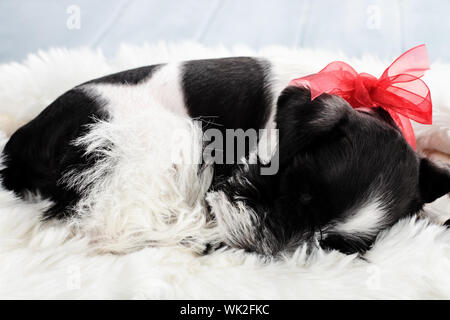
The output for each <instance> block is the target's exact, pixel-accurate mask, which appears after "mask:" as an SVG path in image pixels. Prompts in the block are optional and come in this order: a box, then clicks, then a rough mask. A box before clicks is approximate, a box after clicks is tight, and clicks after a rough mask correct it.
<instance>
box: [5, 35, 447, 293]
mask: <svg viewBox="0 0 450 320" xmlns="http://www.w3.org/2000/svg"><path fill="white" fill-rule="evenodd" d="M232 55H264V56H276V57H278V58H281V59H284V60H285V61H293V62H297V63H298V61H302V63H303V64H307V65H308V67H309V68H311V72H313V71H318V70H320V69H321V68H322V67H323V66H325V65H326V64H327V63H328V62H330V61H333V60H338V59H341V60H345V61H347V62H350V63H351V64H352V65H353V66H355V68H356V69H357V70H361V71H366V72H370V73H374V74H381V72H382V71H383V70H384V68H385V67H387V66H388V64H389V61H379V60H378V59H376V58H375V57H364V58H363V59H360V60H355V59H347V58H345V57H344V56H343V55H342V54H340V53H327V52H317V51H311V50H297V51H294V50H289V49H286V48H281V47H272V48H266V49H264V50H262V51H260V52H253V51H252V50H250V49H248V48H246V47H235V48H233V49H232V50H227V49H225V48H223V47H216V48H204V47H202V46H200V45H197V44H193V43H185V44H178V45H166V44H159V45H155V46H142V47H135V46H122V47H121V49H120V50H119V51H118V53H117V55H116V56H115V57H114V58H112V59H106V58H105V57H104V56H103V55H102V53H101V52H100V51H92V50H88V49H79V50H64V49H54V50H50V51H48V52H39V53H38V54H36V55H30V56H29V57H28V59H27V60H26V61H24V62H23V63H11V64H6V65H0V128H1V130H2V132H0V136H1V137H0V143H1V145H0V147H1V146H3V144H4V143H5V142H6V140H7V135H9V134H10V133H11V132H13V131H14V130H15V129H16V128H17V127H18V126H19V125H20V124H22V123H25V122H26V121H28V120H30V119H31V118H33V117H34V116H35V115H36V114H37V113H39V112H40V111H41V110H42V109H43V108H44V107H45V106H46V105H48V104H49V103H50V102H51V101H52V100H53V99H55V98H56V97H57V96H58V95H60V94H61V93H63V92H64V91H66V90H68V89H70V88H71V87H73V86H75V85H77V84H79V83H82V82H84V81H86V80H89V79H92V78H95V77H98V76H101V75H104V74H108V73H112V72H115V71H119V70H123V69H129V68H132V67H137V66H142V65H148V64H154V63H159V62H167V61H172V60H182V59H183V60H184V59H198V58H206V57H219V56H232ZM448 74H450V64H443V63H434V64H433V66H432V70H431V71H430V72H429V74H428V75H427V79H426V80H427V82H428V83H429V84H430V87H431V90H432V95H433V102H434V108H435V112H434V124H433V125H432V126H429V127H420V126H417V127H416V132H417V135H418V145H419V148H420V147H422V148H423V149H425V148H426V149H434V150H438V151H441V152H444V153H450V90H448V82H447V80H446V79H447V77H448ZM44 206H45V203H44V202H36V203H25V202H23V201H21V200H18V199H16V198H14V196H13V195H12V194H11V193H9V192H6V191H4V190H0V257H1V264H0V298H38V299H47V298H57V299H66V298H72V299H83V298H88V299H94V298H95V299H98V298H100V299H131V298H146V299H161V298H164V299H171V298H173V299H183V298H184V299H219V298H222V299H332V298H338V299H355V298H356V299H367V298H368V299H372V298H374V299H421V298H431V299H434V298H438V299H442V298H444V299H449V298H450V272H449V270H450V230H447V229H446V228H444V227H441V226H440V225H439V224H440V223H442V222H444V221H445V220H447V219H448V218H450V198H449V197H447V196H445V197H443V198H441V199H439V200H438V201H436V202H435V203H433V204H431V205H429V206H428V207H427V208H426V212H425V213H424V216H426V218H425V219H420V220H418V219H411V220H403V221H401V222H399V223H398V224H397V225H395V226H394V227H393V228H392V229H391V230H388V231H386V232H384V233H383V234H381V235H380V237H379V238H378V240H377V242H376V244H375V246H374V248H373V249H372V250H370V251H369V252H368V253H367V254H366V255H365V259H360V258H357V257H356V256H346V255H343V254H340V253H338V252H323V251H315V252H314V253H313V254H312V255H309V256H308V255H306V252H305V248H299V249H298V251H297V252H296V253H295V254H294V255H293V256H286V257H284V259H282V260H278V261H263V260H261V259H260V258H258V257H257V256H255V255H253V254H248V253H245V252H243V251H238V250H221V251H218V252H215V253H213V254H210V255H206V256H198V255H195V254H194V253H192V252H191V251H189V250H188V249H186V248H182V247H176V246H175V247H170V246H169V247H164V248H151V247H148V248H145V249H142V250H140V251H136V252H133V253H129V254H126V255H113V254H99V253H93V252H92V250H90V249H89V240H88V239H87V238H86V237H83V236H82V235H79V234H73V232H72V231H71V229H69V227H67V226H66V225H64V224H61V223H59V222H51V223H46V224H43V223H41V222H40V221H39V212H40V209H41V208H43V207H44ZM106 214H107V213H106Z"/></svg>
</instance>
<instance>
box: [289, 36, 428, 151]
mask: <svg viewBox="0 0 450 320" xmlns="http://www.w3.org/2000/svg"><path fill="white" fill-rule="evenodd" d="M429 69H430V63H429V59H428V54H427V49H426V47H425V45H419V46H417V47H414V48H412V49H410V50H408V51H406V52H405V53H403V54H402V55H401V56H400V57H398V58H397V59H396V60H395V61H394V62H393V63H392V64H391V65H390V66H389V67H388V68H387V69H386V70H385V71H384V72H383V74H382V75H381V77H380V78H378V79H377V78H376V77H374V76H372V75H370V74H368V73H359V74H358V73H357V72H356V71H355V69H353V68H352V67H351V66H349V65H348V64H346V63H345V62H341V61H335V62H332V63H330V64H329V65H327V66H326V67H325V68H324V69H322V70H321V71H320V72H318V73H316V74H312V75H309V76H306V77H302V78H298V79H294V80H292V81H291V82H290V83H289V85H290V86H301V87H308V88H309V89H310V90H311V99H315V98H316V97H318V96H320V95H321V94H323V93H329V94H334V95H338V96H340V97H342V98H343V99H345V100H346V101H347V102H348V103H349V104H350V105H351V106H352V107H353V108H358V107H381V108H383V109H385V110H386V111H387V112H389V114H390V115H391V117H392V119H393V120H394V121H395V123H396V124H397V125H398V127H399V128H400V129H401V131H402V133H403V136H404V137H405V139H406V141H408V143H409V144H410V145H411V146H412V147H413V148H414V149H415V148H416V139H415V136H414V131H413V129H412V126H411V122H410V119H411V120H414V121H416V122H420V123H423V124H431V122H432V103H431V95H430V89H429V88H428V86H427V85H426V84H425V82H423V80H421V78H422V77H423V75H424V74H425V71H426V70H429Z"/></svg>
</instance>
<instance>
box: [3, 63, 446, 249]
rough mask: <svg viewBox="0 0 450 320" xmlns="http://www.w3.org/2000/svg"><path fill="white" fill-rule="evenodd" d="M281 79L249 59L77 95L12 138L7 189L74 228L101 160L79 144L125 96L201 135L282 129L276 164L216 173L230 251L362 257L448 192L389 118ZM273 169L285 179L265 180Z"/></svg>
mask: <svg viewBox="0 0 450 320" xmlns="http://www.w3.org/2000/svg"><path fill="white" fill-rule="evenodd" d="M275 70H276V68H274V67H273V64H272V62H270V61H267V60H263V59H256V58H250V57H240V58H226V59H210V60H196V61H188V62H183V63H180V64H167V65H156V66H149V67H143V68H138V69H133V70H128V71H124V72H120V73H117V74H113V75H110V76H106V77H103V78H100V79H96V80H92V81H89V82H87V83H85V84H82V85H80V86H77V87H75V88H74V89H72V90H70V91H68V92H66V93H65V94H63V95H62V96H60V97H59V98H58V99H56V100H55V101H54V102H53V103H52V104H50V105H49V106H48V107H47V108H46V109H45V110H44V111H43V112H42V113H41V114H39V115H38V116H37V117H36V118H35V119H33V120H32V121H30V122H29V123H28V124H26V125H25V126H23V127H22V128H20V129H18V130H17V131H16V132H15V133H14V134H13V136H12V137H11V138H10V140H9V141H8V143H7V144H6V146H5V148H4V150H3V153H2V157H3V169H2V170H1V171H0V176H1V180H2V184H3V186H4V187H5V188H6V189H8V190H12V191H14V192H15V193H16V194H17V195H19V196H22V197H25V195H26V194H27V193H30V192H31V193H35V194H39V195H41V196H42V197H43V198H46V199H49V200H51V201H52V203H53V205H52V206H51V207H50V208H49V209H48V210H47V211H46V212H45V213H44V218H46V219H50V218H59V219H61V218H70V217H71V216H72V214H73V213H74V212H75V208H76V204H77V203H78V202H79V201H80V199H82V197H84V196H85V194H83V193H82V192H80V190H79V189H77V188H75V187H74V186H70V185H67V184H64V183H63V178H64V177H65V175H67V173H68V172H70V173H71V174H72V175H77V174H81V173H83V172H84V171H85V170H87V169H90V168H95V165H96V163H98V162H99V161H100V160H102V159H101V157H102V156H104V155H101V154H95V153H94V154H88V153H87V152H86V146H81V145H77V144H75V143H74V141H76V140H77V139H78V138H80V137H83V136H84V135H85V134H87V133H88V132H89V130H90V129H91V127H92V126H93V125H94V124H96V123H97V122H98V121H103V122H109V121H111V119H114V117H117V116H118V115H117V114H116V113H115V110H114V108H113V107H112V106H113V105H114V102H116V101H114V99H117V98H118V97H117V96H115V94H116V91H120V90H122V91H120V92H125V94H126V95H130V96H133V97H140V98H141V99H143V100H145V99H146V98H147V97H148V96H152V98H155V99H159V100H158V103H160V104H162V105H163V106H164V107H166V108H167V109H170V110H171V112H172V111H173V110H176V111H177V112H179V113H180V116H181V117H191V118H192V119H200V120H203V121H204V122H203V129H204V130H207V129H208V128H215V129H217V130H219V131H221V132H225V131H226V129H243V130H247V129H255V130H258V129H263V128H267V127H270V126H271V124H272V122H273V125H274V127H275V128H276V129H278V137H279V140H278V145H277V147H276V149H275V151H274V157H273V158H272V159H268V160H267V159H259V161H257V162H256V163H253V162H250V161H249V159H250V158H251V157H254V156H255V154H254V153H253V151H252V148H248V149H247V153H246V155H245V158H246V159H247V162H245V161H244V163H240V164H239V163H238V164H224V163H215V164H214V178H213V180H212V183H211V185H210V188H209V192H208V193H207V196H206V201H207V204H208V207H209V209H210V212H211V215H212V216H213V217H214V218H215V219H216V222H217V228H219V230H220V237H221V239H220V240H221V241H223V242H224V243H226V244H227V245H229V246H232V247H236V248H243V249H246V250H249V251H255V252H258V253H262V254H266V255H277V254H278V253H280V252H284V251H286V250H290V249H295V248H297V247H298V246H299V245H301V244H302V243H305V242H313V243H316V244H320V245H321V246H322V247H324V248H333V249H339V250H341V251H343V252H346V253H352V252H362V251H364V250H367V249H368V248H369V247H370V246H371V244H372V243H373V241H374V239H375V238H376V236H377V235H378V233H379V232H380V231H381V230H384V229H385V228H387V227H389V226H391V225H392V224H394V223H395V222H396V221H398V220H399V219H401V218H403V217H406V216H409V215H412V214H415V213H417V212H419V211H420V210H421V208H422V207H423V205H424V204H425V203H428V202H432V201H434V200H435V199H436V198H438V197H440V196H442V195H444V194H446V193H448V192H449V191H450V170H448V168H444V167H440V166H438V165H436V164H434V163H432V162H431V161H429V160H427V159H425V158H422V157H421V156H419V155H418V154H416V153H415V152H414V151H413V150H412V149H411V147H410V146H409V145H408V144H407V142H406V141H405V140H404V138H403V137H402V134H401V132H400V131H399V130H398V128H397V127H396V125H395V124H394V123H393V121H392V119H390V116H389V115H388V114H387V113H386V112H384V111H383V110H382V109H372V111H370V112H364V111H361V110H355V109H352V108H351V107H350V106H349V104H348V103H347V102H345V101H344V100H343V99H341V98H339V97H337V96H332V95H327V94H323V95H321V96H319V97H318V98H316V99H314V100H313V101H311V96H310V92H309V90H308V89H305V88H297V87H285V85H286V83H287V81H284V82H283V81H281V80H279V79H280V75H278V74H277V73H276V71H275ZM280 83H283V85H280ZM105 86H106V87H107V89H105ZM278 87H281V88H284V90H281V89H280V90H278V89H277V88H278ZM99 88H100V89H99ZM148 88H151V89H152V90H153V91H151V90H149V89H148ZM96 89H99V90H100V91H95V90H96ZM102 90H103V91H102ZM108 90H109V91H108ZM95 92H97V93H95ZM98 92H102V94H100V93H98ZM135 92H137V93H135ZM119 98H121V97H119ZM150 100H151V99H150ZM151 101H152V103H153V100H151ZM138 102H139V101H138ZM121 103H123V101H121ZM134 103H136V101H134ZM119 105H120V103H119ZM146 107H148V108H151V103H150V104H149V105H148V106H147V105H146ZM154 116H155V117H157V116H158V113H155V114H154ZM175 129H176V128H175ZM259 142H261V141H259ZM259 142H258V143H259ZM112 147H113V146H111V148H112ZM228 151H229V150H227V149H225V150H224V155H226V154H227V152H228ZM275 157H277V159H278V160H279V170H278V171H277V172H276V173H275V174H272V175H262V174H261V169H262V168H265V167H270V166H271V164H273V162H274V161H275ZM124 161H126V160H124Z"/></svg>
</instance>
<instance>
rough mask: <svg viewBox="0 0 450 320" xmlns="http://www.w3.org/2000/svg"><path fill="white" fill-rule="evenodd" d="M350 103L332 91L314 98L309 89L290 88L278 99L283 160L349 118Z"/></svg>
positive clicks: (278, 120)
mask: <svg viewBox="0 0 450 320" xmlns="http://www.w3.org/2000/svg"><path fill="white" fill-rule="evenodd" d="M350 109H351V107H350V105H349V104H348V103H347V102H346V101H345V100H344V99H342V98H340V97H338V96H333V95H329V94H322V95H321V96H319V97H317V98H315V99H314V100H311V92H310V90H309V89H307V88H300V87H287V88H286V89H284V91H283V92H282V93H281V95H280V97H279V98H278V102H277V115H276V123H277V129H278V130H279V141H280V156H281V160H282V159H283V158H284V159H289V158H290V157H292V156H293V155H294V154H295V153H297V152H298V151H299V150H301V149H302V148H305V147H306V146H307V145H309V144H311V143H312V142H313V141H314V140H315V139H317V138H319V137H321V136H324V135H326V134H327V133H329V132H330V131H331V130H332V129H333V128H334V127H335V126H336V125H337V124H338V123H339V122H341V121H342V120H345V119H346V116H347V115H348V112H349V110H350Z"/></svg>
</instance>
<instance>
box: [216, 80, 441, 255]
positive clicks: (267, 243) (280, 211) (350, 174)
mask: <svg viewBox="0 0 450 320" xmlns="http://www.w3.org/2000/svg"><path fill="white" fill-rule="evenodd" d="M276 123H277V128H278V130H279V144H278V152H279V154H278V156H279V171H278V173H277V174H275V175H272V176H263V175H261V174H260V168H259V167H260V166H261V165H250V164H246V165H241V166H238V167H237V168H236V170H235V171H234V174H233V176H232V177H231V178H230V179H228V181H227V182H226V183H224V184H222V185H221V186H219V187H218V189H217V191H216V192H214V193H211V194H210V195H209V197H208V201H209V204H210V206H211V208H212V211H213V212H214V213H215V215H216V217H217V220H218V224H219V227H220V228H221V230H222V232H223V234H224V238H225V239H226V242H227V243H228V244H229V245H231V246H233V247H239V248H245V249H248V250H251V251H257V252H260V253H264V254H276V253H278V252H280V251H284V250H286V249H292V248H295V247H297V246H298V245H299V244H301V243H303V242H305V241H310V240H317V241H318V242H319V243H320V245H321V246H322V247H326V248H333V249H339V250H341V251H343V252H346V253H352V252H361V251H364V250H366V249H368V248H369V247H370V245H371V244H372V242H373V240H374V239H375V237H376V235H377V234H378V233H379V231H381V230H383V229H384V228H386V227H388V226H391V225H392V224H394V223H395V222H396V221H398V220H399V219H400V218H402V217H405V216H408V215H411V214H414V213H417V212H418V211H419V210H420V209H421V208H422V207H423V205H424V204H425V203H428V202H432V201H434V200H435V199H436V198H438V197H440V196H442V195H444V194H446V193H448V192H450V170H448V169H447V168H443V167H439V166H437V165H436V164H434V163H432V162H430V161H429V160H427V159H425V158H421V157H420V156H418V155H417V154H416V153H415V152H414V150H413V149H412V148H411V147H410V146H409V145H408V143H407V142H406V141H405V139H404V138H403V136H402V134H401V132H400V131H399V129H398V128H397V127H396V125H395V123H394V122H393V121H392V119H391V118H390V116H389V115H388V114H387V113H386V112H385V111H384V110H383V109H381V108H379V109H367V111H364V110H355V109H353V108H351V107H350V105H349V104H348V103H347V102H346V101H345V100H343V99H341V98H339V97H337V96H332V95H326V94H323V95H321V96H320V97H318V98H316V99H314V100H313V101H311V97H310V92H309V90H307V89H304V88H297V87H288V88H286V89H285V90H284V91H283V93H282V94H281V96H280V97H279V100H278V106H277V115H276Z"/></svg>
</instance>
